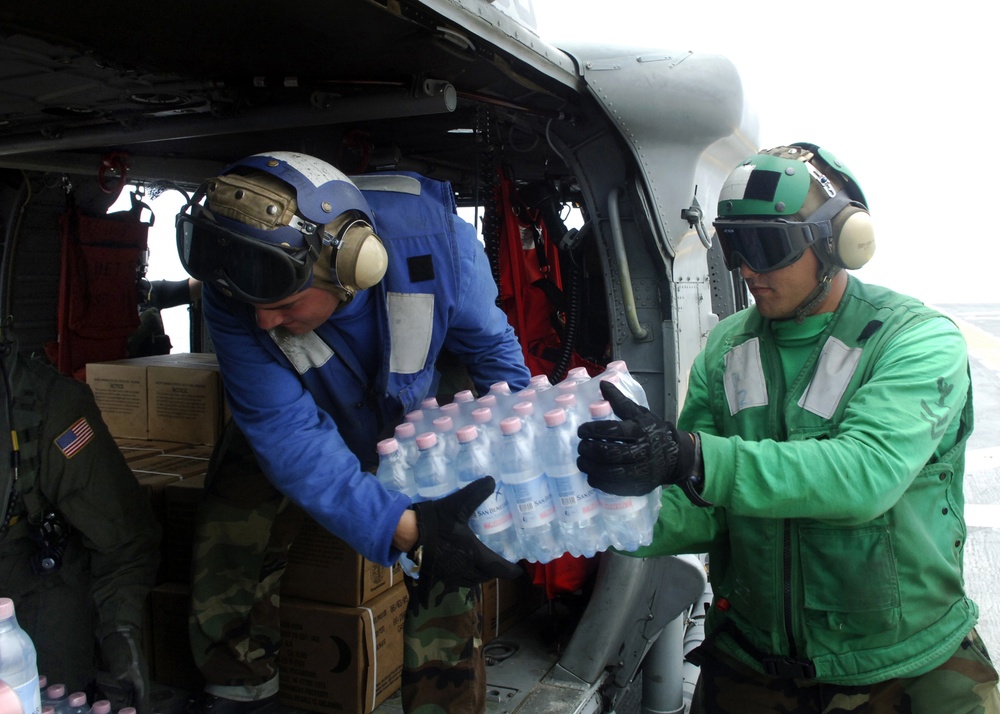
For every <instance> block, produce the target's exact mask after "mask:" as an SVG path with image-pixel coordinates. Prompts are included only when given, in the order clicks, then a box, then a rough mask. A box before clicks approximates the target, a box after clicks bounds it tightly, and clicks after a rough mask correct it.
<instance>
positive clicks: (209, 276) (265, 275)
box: [176, 205, 323, 304]
mask: <svg viewBox="0 0 1000 714" xmlns="http://www.w3.org/2000/svg"><path fill="white" fill-rule="evenodd" d="M210 216H212V214H211V213H210V212H209V211H208V210H207V209H205V208H203V207H202V206H199V205H192V206H191V213H190V214H188V213H180V214H178V216H177V224H176V225H177V252H178V254H179V255H180V259H181V264H182V265H183V266H184V269H185V270H186V271H187V272H188V273H189V274H190V275H191V276H192V277H194V278H196V279H198V280H201V281H202V282H205V283H210V284H213V285H217V286H219V287H221V288H222V289H223V290H225V291H227V292H228V293H230V294H231V295H232V296H233V297H235V298H236V299H238V300H241V301H243V302H248V303H254V304H265V303H272V302H277V301H279V300H283V299H284V298H286V297H288V296H289V295H292V294H294V293H296V292H298V291H299V290H302V289H303V288H304V287H306V286H307V284H308V283H309V281H310V279H311V278H312V268H313V263H314V262H315V261H316V259H317V258H318V256H319V250H320V247H321V245H322V239H321V238H320V234H321V233H322V232H323V227H322V226H317V225H316V224H314V223H310V222H308V221H305V220H301V219H300V220H299V221H297V223H298V224H300V225H296V228H297V229H298V231H299V232H300V234H301V236H302V239H303V240H302V244H301V245H299V246H297V247H296V246H289V245H287V244H285V245H281V244H277V243H269V242H267V241H263V240H258V239H256V238H253V237H252V236H249V235H247V234H246V233H241V232H238V231H235V230H231V229H229V228H228V227H226V226H225V225H223V224H222V223H220V222H218V221H217V220H213V218H210Z"/></svg>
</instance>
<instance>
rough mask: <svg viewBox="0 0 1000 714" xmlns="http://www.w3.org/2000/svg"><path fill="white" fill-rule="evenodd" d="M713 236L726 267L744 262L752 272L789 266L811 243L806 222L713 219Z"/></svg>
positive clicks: (763, 271) (732, 268) (809, 231)
mask: <svg viewBox="0 0 1000 714" xmlns="http://www.w3.org/2000/svg"><path fill="white" fill-rule="evenodd" d="M714 225H715V230H716V235H717V236H718V238H719V246H720V247H721V248H722V256H723V258H725V261H726V267H727V268H729V269H730V270H735V269H736V268H738V267H739V266H740V263H741V262H742V263H746V264H747V266H748V267H749V268H750V269H751V270H752V271H754V272H755V273H767V272H770V271H772V270H778V269H779V268H784V267H785V266H787V265H791V264H792V263H794V262H795V261H796V260H798V259H799V257H800V256H801V255H802V253H803V252H804V251H805V249H806V248H808V247H809V246H810V245H811V244H812V242H813V233H812V230H811V226H810V224H806V223H777V222H774V221H740V222H727V223H722V222H716V223H715V224H714Z"/></svg>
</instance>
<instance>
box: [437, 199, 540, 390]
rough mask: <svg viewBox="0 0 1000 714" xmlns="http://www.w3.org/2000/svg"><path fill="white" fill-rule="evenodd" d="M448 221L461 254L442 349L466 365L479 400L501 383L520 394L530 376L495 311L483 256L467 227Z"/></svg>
mask: <svg viewBox="0 0 1000 714" xmlns="http://www.w3.org/2000/svg"><path fill="white" fill-rule="evenodd" d="M451 218H452V220H453V221H454V230H455V235H456V243H457V245H458V247H459V250H460V256H459V257H460V276H459V281H460V282H459V292H458V299H457V300H456V308H455V313H454V314H453V315H452V317H451V321H450V323H449V326H448V335H447V337H446V338H445V343H444V344H445V347H447V348H448V349H449V350H451V351H452V352H453V353H454V354H455V355H456V356H457V357H458V358H459V359H460V360H461V361H462V362H463V363H464V364H465V365H466V367H467V368H468V370H469V375H470V376H471V377H472V381H473V383H474V384H475V385H476V389H477V390H478V392H479V393H480V394H485V393H486V392H487V391H488V390H489V387H490V385H491V384H494V383H496V382H501V381H504V382H507V383H508V384H509V385H510V387H511V389H512V390H517V389H523V388H524V387H527V386H528V380H529V379H530V378H531V373H530V372H529V371H528V368H527V367H525V366H524V356H523V354H522V353H521V346H520V344H519V343H518V341H517V337H516V336H515V334H514V329H513V328H512V327H511V326H510V324H509V323H508V322H507V316H506V315H505V314H504V312H503V310H501V309H500V308H499V307H497V304H496V303H497V287H496V283H495V282H494V280H493V274H492V272H491V271H490V266H489V261H488V260H487V259H486V253H485V251H484V250H483V247H482V244H481V243H480V242H479V240H478V239H477V238H476V234H475V229H474V228H473V227H472V225H470V224H469V223H467V222H466V221H464V220H462V219H461V218H460V217H458V216H454V215H453V216H451Z"/></svg>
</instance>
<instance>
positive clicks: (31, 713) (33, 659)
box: [0, 597, 42, 714]
mask: <svg viewBox="0 0 1000 714" xmlns="http://www.w3.org/2000/svg"><path fill="white" fill-rule="evenodd" d="M0 679H2V680H3V681H4V682H6V683H7V686H8V687H10V688H11V689H13V690H14V692H15V693H16V694H17V697H18V699H19V700H20V701H21V708H22V709H23V710H24V714H41V711H42V698H41V692H40V691H39V689H38V659H37V654H36V653H35V645H34V643H33V642H32V641H31V638H30V637H29V636H28V633H27V632H25V631H24V630H22V629H21V626H20V625H18V624H17V617H16V616H15V615H14V601H13V600H11V599H10V598H6V597H4V598H0Z"/></svg>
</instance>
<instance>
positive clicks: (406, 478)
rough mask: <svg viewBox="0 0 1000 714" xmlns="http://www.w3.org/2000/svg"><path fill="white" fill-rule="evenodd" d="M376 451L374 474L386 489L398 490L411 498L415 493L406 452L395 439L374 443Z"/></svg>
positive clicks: (415, 488)
mask: <svg viewBox="0 0 1000 714" xmlns="http://www.w3.org/2000/svg"><path fill="white" fill-rule="evenodd" d="M375 449H376V451H378V470H377V471H376V472H375V476H376V477H377V478H378V480H379V483H381V484H382V485H383V486H385V488H386V490H388V491H399V492H400V493H402V494H405V495H407V496H409V497H410V498H411V499H412V498H413V496H415V495H416V494H417V486H416V483H415V482H414V480H413V471H412V470H411V469H410V465H409V464H408V463H406V454H404V453H403V451H402V449H400V448H399V442H398V441H396V440H395V439H383V440H382V441H380V442H378V444H376V445H375Z"/></svg>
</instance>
